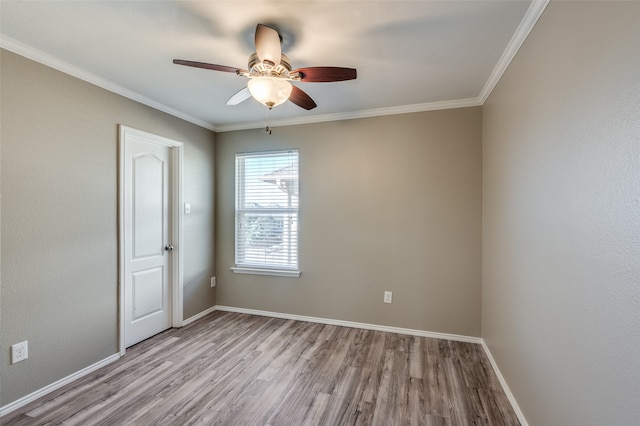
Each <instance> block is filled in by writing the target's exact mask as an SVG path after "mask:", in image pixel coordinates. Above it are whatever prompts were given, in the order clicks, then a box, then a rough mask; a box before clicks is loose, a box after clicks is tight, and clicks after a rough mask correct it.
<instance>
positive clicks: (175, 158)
mask: <svg viewBox="0 0 640 426" xmlns="http://www.w3.org/2000/svg"><path fill="white" fill-rule="evenodd" d="M127 135H132V136H135V137H136V138H138V139H143V140H145V141H146V142H150V143H155V144H158V145H164V146H169V147H171V164H170V165H169V167H170V170H171V183H170V185H171V187H170V191H171V197H170V206H169V208H170V209H171V213H172V214H171V217H172V218H171V223H170V224H169V228H170V230H171V235H172V236H173V241H172V243H173V246H174V249H173V253H172V255H171V256H170V257H171V286H170V288H169V292H170V296H169V297H170V299H171V302H170V306H171V325H172V326H173V327H182V321H183V318H182V287H183V276H182V275H183V272H182V268H183V250H182V240H183V238H182V162H183V153H184V150H183V144H182V142H178V141H175V140H172V139H168V138H165V137H162V136H157V135H154V134H152V133H147V132H144V131H142V130H138V129H134V128H131V127H127V126H123V125H122V124H121V125H119V136H120V138H119V139H120V143H119V160H118V163H119V170H118V251H119V253H118V261H119V262H118V263H119V265H118V298H119V306H118V311H119V323H120V324H119V342H120V343H119V346H120V356H122V355H124V354H125V352H126V350H125V349H126V348H125V343H124V326H125V319H124V301H125V291H124V281H125V277H124V243H125V241H124V169H125V164H124V161H125V158H124V147H125V144H126V142H127Z"/></svg>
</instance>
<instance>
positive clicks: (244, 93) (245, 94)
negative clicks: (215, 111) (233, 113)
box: [226, 87, 251, 105]
mask: <svg viewBox="0 0 640 426" xmlns="http://www.w3.org/2000/svg"><path fill="white" fill-rule="evenodd" d="M250 97H251V92H249V88H248V87H245V88H244V89H240V90H238V91H237V92H236V93H234V94H233V96H231V97H230V98H229V100H228V101H227V103H226V105H238V104H239V103H240V102H242V101H246V100H247V99H249V98H250Z"/></svg>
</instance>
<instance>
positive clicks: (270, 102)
mask: <svg viewBox="0 0 640 426" xmlns="http://www.w3.org/2000/svg"><path fill="white" fill-rule="evenodd" d="M247 87H248V88H249V92H250V93H251V96H253V98H254V99H255V100H256V101H258V102H260V103H261V104H263V105H265V106H266V107H267V108H269V109H271V108H273V107H274V106H277V105H280V104H282V103H284V102H286V101H287V99H289V96H290V95H291V91H292V90H293V87H292V86H291V83H289V82H288V81H287V80H283V79H281V78H277V77H269V76H261V77H254V78H252V79H250V80H249V82H248V83H247Z"/></svg>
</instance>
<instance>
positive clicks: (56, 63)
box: [0, 0, 550, 132]
mask: <svg viewBox="0 0 640 426" xmlns="http://www.w3.org/2000/svg"><path fill="white" fill-rule="evenodd" d="M549 1H550V0H533V1H532V3H531V5H530V6H529V9H528V10H527V13H526V14H525V16H524V18H523V19H522V21H521V22H520V25H519V26H518V28H517V30H516V32H515V33H514V35H513V37H512V38H511V40H510V41H509V44H508V45H507V47H506V49H505V50H504V52H503V53H502V56H501V57H500V60H499V61H498V63H497V64H496V66H495V67H494V69H493V71H492V72H491V75H490V76H489V79H488V80H487V82H486V83H485V85H484V87H483V89H482V91H481V92H480V95H479V96H478V97H477V98H467V99H458V100H452V101H440V102H429V103H423V104H413V105H403V106H395V107H389V108H375V109H368V110H362V111H352V112H344V113H336V114H321V115H313V116H306V117H296V118H285V119H281V120H272V121H271V122H270V126H272V127H282V126H295V125H299V124H312V123H323V122H328V121H341V120H353V119H358V118H370V117H380V116H385V115H396V114H409V113H414V112H425V111H435V110H443V109H452V108H466V107H474V106H482V105H483V104H484V103H485V101H486V100H487V98H488V97H489V95H490V94H491V92H492V91H493V89H494V88H495V86H496V85H497V84H498V81H500V78H501V77H502V75H503V74H504V72H505V71H506V69H507V67H508V66H509V64H510V63H511V61H512V60H513V58H514V57H515V55H516V54H517V52H518V50H519V49H520V47H521V46H522V44H523V43H524V41H525V40H526V38H527V37H528V35H529V33H530V32H531V30H532V29H533V27H534V26H535V24H536V22H537V21H538V19H539V18H540V16H541V15H542V13H543V12H544V10H545V8H546V7H547V5H548V4H549ZM0 47H1V48H3V49H6V50H9V51H11V52H13V53H16V54H18V55H21V56H24V57H26V58H28V59H31V60H33V61H36V62H39V63H41V64H43V65H46V66H48V67H51V68H53V69H56V70H58V71H61V72H63V73H65V74H69V75H71V76H73V77H76V78H79V79H80V80H83V81H86V82H88V83H91V84H94V85H96V86H98V87H101V88H103V89H105V90H108V91H110V92H113V93H116V94H118V95H121V96H124V97H126V98H128V99H131V100H134V101H136V102H139V103H141V104H144V105H147V106H149V107H151V108H154V109H157V110H159V111H162V112H165V113H167V114H170V115H172V116H174V117H178V118H180V119H183V120H185V121H188V122H190V123H193V124H195V125H197V126H200V127H203V128H205V129H209V130H213V131H215V132H231V131H235V130H249V129H259V128H262V127H264V126H265V121H264V120H262V121H251V122H241V123H231V124H217V125H215V124H212V123H210V122H207V121H204V120H201V119H198V118H195V117H193V116H191V115H188V114H185V113H183V112H180V111H178V110H176V109H173V108H171V107H168V106H166V105H164V104H161V103H159V102H156V101H154V100H152V99H150V98H147V97H145V96H142V95H140V94H139V93H136V92H134V91H132V90H129V89H126V88H124V87H122V86H119V85H117V84H115V83H113V82H110V81H108V80H106V79H104V78H101V77H99V76H97V75H95V74H93V73H90V72H88V71H87V70H85V69H83V68H80V67H77V66H75V65H71V64H69V63H67V62H65V61H62V60H60V59H58V58H55V57H53V56H51V55H49V54H47V53H44V52H42V51H40V50H38V49H35V48H33V47H31V46H28V45H26V44H24V43H21V42H19V41H17V40H14V39H12V38H10V37H7V36H5V35H2V34H0Z"/></svg>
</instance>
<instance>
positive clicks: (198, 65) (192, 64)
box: [173, 59, 242, 74]
mask: <svg viewBox="0 0 640 426" xmlns="http://www.w3.org/2000/svg"><path fill="white" fill-rule="evenodd" d="M173 63H174V64H178V65H186V66H188V67H196V68H204V69H207V70H214V71H223V72H233V73H236V74H237V73H238V71H242V70H240V69H239V68H233V67H228V66H225V65H216V64H207V63H206V62H194V61H185V60H182V59H174V60H173Z"/></svg>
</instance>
